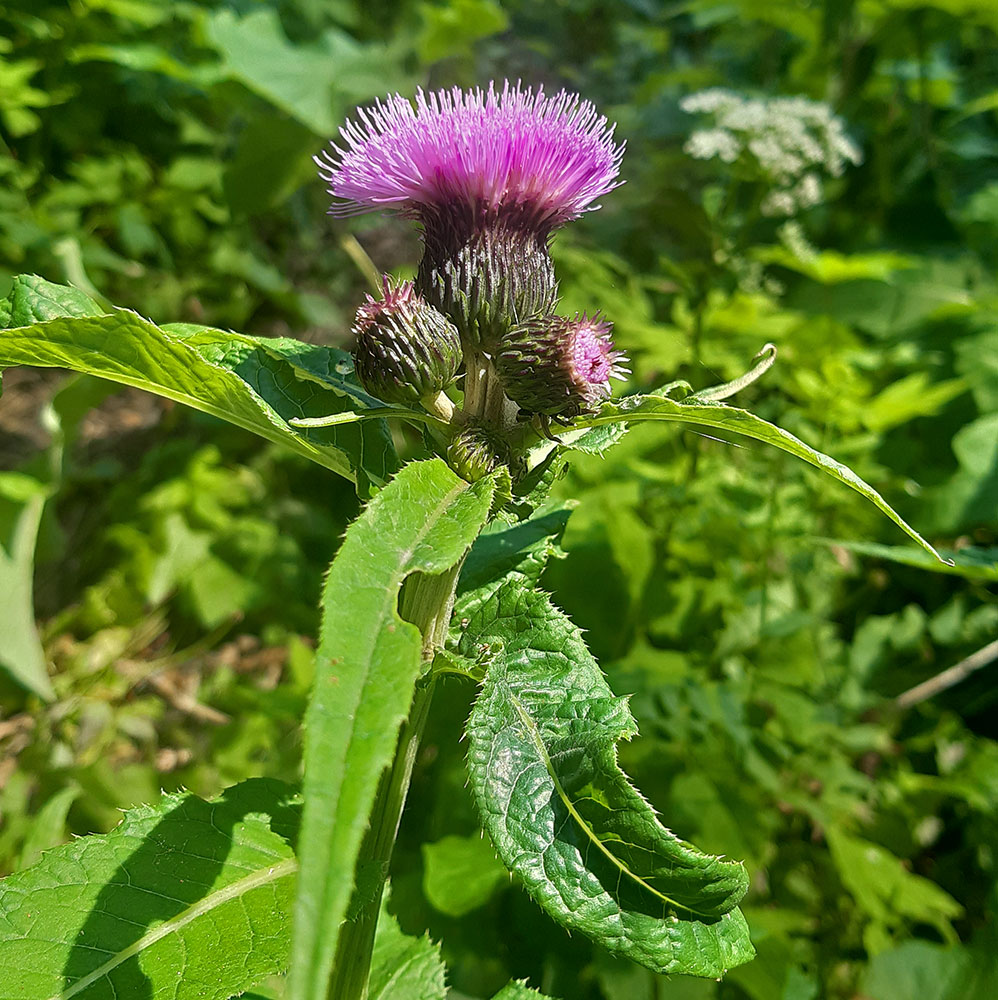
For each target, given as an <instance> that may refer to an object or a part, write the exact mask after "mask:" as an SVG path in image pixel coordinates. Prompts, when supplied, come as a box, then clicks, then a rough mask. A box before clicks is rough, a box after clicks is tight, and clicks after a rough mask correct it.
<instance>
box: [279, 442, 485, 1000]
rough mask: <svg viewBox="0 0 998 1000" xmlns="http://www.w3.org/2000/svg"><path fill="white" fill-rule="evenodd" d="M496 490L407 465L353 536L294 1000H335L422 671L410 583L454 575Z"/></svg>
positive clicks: (309, 789)
mask: <svg viewBox="0 0 998 1000" xmlns="http://www.w3.org/2000/svg"><path fill="white" fill-rule="evenodd" d="M491 499H492V485H491V482H490V481H488V480H482V481H480V482H479V483H477V484H475V485H474V486H469V485H468V484H467V483H466V482H464V481H463V480H462V479H459V478H458V477H457V476H456V475H455V474H454V473H453V472H451V471H450V469H448V468H447V466H446V465H445V464H444V463H443V462H442V461H441V460H440V459H432V460H430V461H427V462H415V463H410V464H409V465H407V466H406V467H405V468H404V469H403V470H402V471H401V472H400V473H399V474H398V475H397V476H396V477H395V478H394V479H393V480H392V481H391V482H390V483H389V484H388V485H387V486H386V487H385V488H384V489H383V490H382V491H381V492H380V493H379V494H378V495H377V496H376V497H375V498H374V499H373V500H372V501H371V502H370V503H369V504H368V506H367V508H366V509H365V510H364V512H363V513H362V514H361V515H360V517H359V518H358V519H357V520H356V521H355V522H354V523H353V524H352V525H351V526H350V529H349V530H348V531H347V534H346V538H345V539H344V541H343V545H342V547H341V548H340V551H339V552H338V553H337V556H336V558H335V559H334V560H333V565H332V567H331V569H330V571H329V577H328V579H327V581H326V587H325V592H324V595H323V620H322V631H321V635H320V642H319V650H318V654H317V658H316V679H315V687H314V692H313V695H312V701H311V703H310V705H309V710H308V717H307V720H306V735H307V739H306V748H305V800H306V803H307V805H306V808H305V815H304V819H303V825H302V837H301V844H300V857H301V865H302V879H301V889H300V892H299V895H298V901H297V905H296V911H295V931H294V946H293V948H294V958H293V962H292V976H291V985H290V998H291V1000H315V998H317V997H324V996H325V995H326V988H327V983H328V980H329V974H330V969H331V966H332V961H333V956H334V954H335V950H336V942H337V938H338V935H339V929H340V924H341V922H342V921H343V919H344V916H345V915H346V912H347V904H348V902H349V899H350V893H351V890H352V888H353V882H354V868H355V865H356V862H357V858H358V854H359V852H360V846H361V841H362V838H363V834H364V830H365V827H366V825H367V822H368V817H369V815H370V812H371V809H372V806H373V803H374V797H375V792H376V788H377V784H378V778H379V776H380V775H381V773H382V772H383V771H384V770H385V768H386V767H387V766H388V765H389V763H390V761H391V758H392V753H393V751H394V750H395V744H396V740H397V738H398V732H399V727H400V725H401V723H402V720H403V719H404V718H405V716H406V713H407V712H408V710H409V706H410V704H411V702H412V697H413V691H414V689H415V685H416V680H417V678H418V676H419V672H420V667H421V655H420V654H421V646H422V642H421V637H420V634H419V630H418V629H417V628H416V627H415V626H414V625H411V624H409V623H408V622H404V621H402V619H401V618H400V617H399V614H398V610H397V603H398V594H399V588H400V587H401V585H402V582H403V580H404V579H405V578H406V576H408V575H409V574H411V573H415V572H422V573H430V574H432V573H441V572H443V571H445V570H447V569H449V568H451V567H453V566H454V565H456V564H457V563H458V562H459V561H460V559H461V557H462V556H463V555H464V553H465V552H466V551H467V549H468V547H469V546H470V545H471V543H472V542H473V541H474V539H475V537H476V535H477V534H478V532H479V531H480V530H481V528H482V526H483V525H484V524H485V520H486V518H487V517H488V513H489V505H490V503H491Z"/></svg>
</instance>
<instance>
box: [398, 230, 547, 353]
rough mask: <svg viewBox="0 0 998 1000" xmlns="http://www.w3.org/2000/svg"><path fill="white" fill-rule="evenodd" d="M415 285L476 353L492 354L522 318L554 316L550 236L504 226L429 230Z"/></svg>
mask: <svg viewBox="0 0 998 1000" xmlns="http://www.w3.org/2000/svg"><path fill="white" fill-rule="evenodd" d="M425 243H426V248H425V251H424V253H423V259H422V260H421V261H420V264H419V275H418V278H417V284H418V287H419V290H420V292H421V293H422V294H423V295H424V296H426V298H427V300H428V301H430V302H432V303H433V304H434V305H435V306H436V307H437V308H438V309H440V310H441V312H443V313H445V314H446V315H447V316H448V317H449V318H450V319H451V320H452V321H453V322H454V324H455V325H456V326H457V328H458V330H459V331H460V333H461V337H462V339H463V340H464V342H465V344H466V345H468V346H469V347H470V348H472V349H478V350H482V351H486V352H489V351H493V350H494V349H495V347H496V345H497V344H498V343H499V340H500V338H501V337H502V336H503V335H504V334H505V333H507V332H508V331H509V329H510V328H511V327H512V326H513V325H514V324H515V323H517V322H518V321H519V320H521V319H524V318H525V317H528V316H535V315H539V314H544V313H548V312H550V311H551V310H552V309H554V307H555V303H556V302H557V299H558V282H557V280H556V279H555V275H554V265H553V263H552V261H551V256H550V254H549V253H548V248H547V237H546V235H542V234H538V233H535V232H531V231H529V230H527V231H523V230H516V229H507V228H504V227H498V228H491V229H483V230H481V231H478V232H474V231H473V232H472V233H471V234H470V235H468V234H466V233H463V232H461V231H460V230H459V229H457V228H451V227H450V226H448V225H446V224H443V223H442V224H440V225H438V226H436V227H432V228H427V230H426V234H425Z"/></svg>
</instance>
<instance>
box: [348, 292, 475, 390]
mask: <svg viewBox="0 0 998 1000" xmlns="http://www.w3.org/2000/svg"><path fill="white" fill-rule="evenodd" d="M354 333H355V334H356V335H357V348H356V350H355V351H354V367H355V369H356V372H357V377H358V378H359V379H360V381H361V384H362V385H363V386H364V388H365V389H366V390H367V391H368V392H369V393H371V395H372V396H377V397H378V399H382V400H384V401H385V402H386V403H415V402H417V401H419V400H420V399H422V398H423V397H425V396H434V395H436V394H437V393H438V392H441V391H442V390H443V389H446V388H447V386H448V385H450V383H451V382H453V381H454V376H455V375H457V372H458V369H459V368H460V367H461V363H462V360H463V355H462V352H461V337H460V335H459V334H458V332H457V330H456V329H455V327H454V325H453V324H452V323H450V322H449V321H448V320H447V317H446V316H443V315H442V314H441V313H439V312H438V311H437V310H436V309H434V308H433V306H431V305H430V304H429V303H428V302H427V301H426V300H425V299H423V298H422V297H421V296H419V295H418V294H417V293H416V290H415V289H414V287H413V285H412V282H410V281H403V282H400V283H399V284H398V285H397V286H395V287H394V288H392V287H391V286H390V284H389V282H388V279H387V278H386V279H385V288H384V298H383V299H381V300H377V299H373V298H371V296H368V297H367V302H365V303H364V304H363V305H362V306H361V307H360V308H359V309H358V310H357V321H356V323H355V324H354Z"/></svg>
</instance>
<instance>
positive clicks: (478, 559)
mask: <svg viewBox="0 0 998 1000" xmlns="http://www.w3.org/2000/svg"><path fill="white" fill-rule="evenodd" d="M574 506H575V503H574V502H572V503H562V504H554V503H552V504H547V505H545V506H544V507H541V508H540V509H539V510H538V511H537V512H536V513H535V514H534V515H533V516H532V517H530V518H529V519H527V520H525V521H520V522H518V523H517V524H513V525H509V524H502V523H500V522H495V523H493V524H490V525H489V526H488V527H487V528H486V529H485V530H484V531H483V532H482V533H481V535H479V536H478V538H477V539H476V540H475V544H474V545H473V546H472V547H471V551H470V552H469V553H468V558H467V559H466V560H465V562H464V565H463V566H462V567H461V579H460V581H459V583H458V593H459V594H466V593H468V592H469V591H472V590H476V589H477V588H479V587H484V586H486V585H487V584H489V583H498V582H499V581H501V580H503V579H504V578H505V577H506V576H507V575H508V574H509V573H512V572H516V573H519V574H520V575H522V576H524V577H525V578H526V579H528V580H530V581H531V582H533V583H536V582H537V580H538V578H539V577H540V575H541V572H542V570H543V569H544V567H545V566H546V565H547V561H548V559H549V558H550V557H551V555H552V553H553V552H554V551H555V549H556V548H557V544H558V541H559V539H560V538H561V536H562V535H563V534H564V533H565V525H566V524H568V518H569V515H570V514H571V513H572V509H573V507H574Z"/></svg>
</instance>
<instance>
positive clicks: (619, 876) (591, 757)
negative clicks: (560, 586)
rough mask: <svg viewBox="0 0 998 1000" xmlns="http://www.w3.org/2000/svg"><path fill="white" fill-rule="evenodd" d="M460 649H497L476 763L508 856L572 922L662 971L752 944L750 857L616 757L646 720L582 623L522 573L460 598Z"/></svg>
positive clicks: (476, 720) (476, 717)
mask: <svg viewBox="0 0 998 1000" xmlns="http://www.w3.org/2000/svg"><path fill="white" fill-rule="evenodd" d="M456 614H457V615H458V616H460V619H461V625H462V628H461V638H460V640H459V642H458V652H459V653H460V654H461V655H464V656H467V657H469V658H472V657H474V656H476V655H480V650H481V649H482V648H483V647H486V648H488V649H489V650H490V653H491V658H492V661H491V664H490V665H489V669H488V673H487V675H486V679H485V683H484V685H483V687H482V691H481V694H480V695H479V697H478V700H477V701H476V703H475V707H474V709H473V710H472V714H471V718H470V720H469V723H468V739H469V745H470V746H469V752H468V767H469V772H470V775H471V784H472V788H473V789H474V794H475V799H476V801H477V803H478V807H479V810H480V813H481V816H482V820H483V823H484V825H485V828H486V830H487V831H488V833H489V835H490V836H491V838H492V842H493V844H494V845H495V847H496V850H497V851H498V852H499V856H500V857H501V858H502V859H503V861H504V862H505V864H506V865H507V866H508V867H509V868H510V869H511V870H512V871H515V872H516V873H517V874H518V875H519V876H520V878H521V879H522V881H523V883H524V885H525V886H526V888H527V890H528V891H529V892H530V894H531V895H532V896H533V897H534V899H536V900H537V902H538V903H540V905H541V906H542V907H543V908H544V909H545V910H546V911H547V912H548V913H549V914H550V915H551V916H552V917H554V918H555V919H556V920H558V921H559V922H560V923H562V924H563V925H564V926H565V927H567V928H568V929H569V930H579V931H582V932H583V933H585V934H588V935H589V936H590V937H592V938H594V939H595V940H597V941H598V942H599V943H600V944H602V945H603V946H604V947H606V948H607V949H609V950H610V951H612V952H615V953H617V954H620V955H624V956H626V957H628V958H630V959H632V960H634V961H636V962H640V963H641V964H642V965H645V966H647V967H648V968H650V969H653V970H654V971H656V972H661V973H673V972H674V973H687V974H690V975H698V976H711V977H716V976H721V975H723V974H724V972H725V971H726V970H727V969H729V968H731V967H732V966H735V965H738V964H740V963H742V962H745V961H748V960H749V959H750V958H751V957H752V955H753V953H754V952H753V949H752V945H751V943H750V942H749V937H748V929H747V926H746V924H745V920H744V918H743V917H742V915H741V913H740V911H738V910H737V909H735V907H736V906H737V904H738V901H739V900H740V899H741V897H742V896H743V895H744V894H745V891H746V890H747V888H748V877H747V875H746V873H745V869H744V867H743V866H742V865H741V864H739V863H737V862H733V861H728V860H725V859H723V858H718V857H712V856H710V855H706V854H703V853H701V852H700V851H698V850H696V849H695V848H694V847H692V846H690V845H689V844H686V843H684V842H683V841H682V840H680V839H679V838H678V837H676V836H675V835H674V834H672V833H671V832H670V831H669V830H667V829H665V827H663V826H662V825H661V824H660V823H659V821H658V818H657V816H656V814H655V812H654V810H653V809H652V808H651V806H650V805H649V804H648V803H647V802H646V801H645V799H644V798H643V797H642V796H641V794H640V793H639V792H638V791H636V790H635V788H634V787H633V786H632V785H631V784H630V782H629V780H628V779H627V777H626V775H624V773H623V772H622V771H621V770H620V769H619V767H618V765H617V755H616V744H617V742H618V741H619V740H621V739H629V738H630V737H632V736H634V735H635V734H636V732H637V726H636V724H635V722H634V719H633V717H632V716H631V713H630V711H629V709H628V707H627V699H626V698H618V697H616V696H615V695H614V694H613V692H612V691H611V690H610V688H609V686H608V685H607V683H606V680H605V679H604V677H603V674H602V672H601V671H600V669H599V667H598V666H597V664H596V661H595V660H594V659H593V658H592V656H591V655H590V653H589V651H588V650H587V649H586V647H585V644H584V642H583V641H582V636H581V634H580V632H579V630H578V629H577V628H576V627H575V626H574V625H572V623H571V622H570V621H569V620H568V619H567V618H566V617H565V615H563V614H562V613H561V612H560V611H558V610H557V609H556V608H555V607H553V605H552V604H551V603H550V601H549V600H548V598H547V597H546V596H545V595H544V594H542V593H539V592H538V591H536V590H535V589H534V588H533V586H532V585H531V584H530V583H529V581H528V580H526V578H524V577H522V576H520V575H519V574H516V573H514V574H512V575H511V576H510V577H509V579H508V580H506V581H505V582H503V583H500V584H498V585H493V586H491V587H486V588H484V589H482V590H479V591H476V592H474V593H473V594H470V595H469V596H468V598H466V599H465V600H464V601H462V602H461V604H460V605H459V607H458V608H457V610H456Z"/></svg>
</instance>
